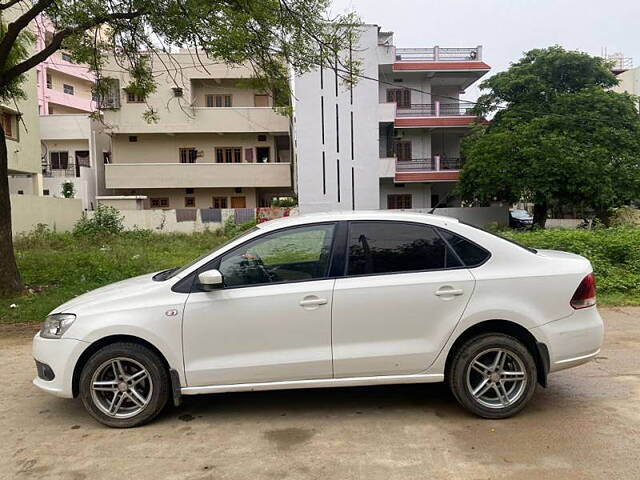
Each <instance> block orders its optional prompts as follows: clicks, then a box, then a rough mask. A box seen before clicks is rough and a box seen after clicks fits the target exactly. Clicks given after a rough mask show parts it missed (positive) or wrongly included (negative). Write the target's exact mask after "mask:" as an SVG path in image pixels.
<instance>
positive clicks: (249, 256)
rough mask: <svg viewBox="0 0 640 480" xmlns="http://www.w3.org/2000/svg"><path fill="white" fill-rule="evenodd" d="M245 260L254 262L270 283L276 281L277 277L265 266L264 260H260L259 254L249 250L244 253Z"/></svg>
mask: <svg viewBox="0 0 640 480" xmlns="http://www.w3.org/2000/svg"><path fill="white" fill-rule="evenodd" d="M243 258H244V259H245V260H247V261H249V262H253V264H254V265H255V268H256V270H257V271H258V272H260V274H261V276H262V277H263V278H265V279H267V280H268V281H270V282H272V281H273V280H275V279H276V276H275V275H274V274H273V272H270V271H269V269H267V267H266V266H265V265H264V262H263V261H262V258H260V255H258V254H257V253H255V252H252V251H249V250H247V251H246V252H245V253H244V255H243Z"/></svg>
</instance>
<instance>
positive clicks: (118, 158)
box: [102, 52, 292, 209]
mask: <svg viewBox="0 0 640 480" xmlns="http://www.w3.org/2000/svg"><path fill="white" fill-rule="evenodd" d="M112 68H115V67H112ZM153 68H154V75H155V76H156V81H157V90H156V91H155V92H154V93H153V94H151V95H149V97H148V98H140V97H138V96H137V95H135V94H132V93H127V85H128V84H129V78H128V75H127V74H126V73H125V72H122V73H119V74H114V75H113V79H112V85H113V90H112V91H113V94H112V95H111V96H110V97H109V98H107V99H105V100H104V102H103V105H102V108H103V109H104V119H105V123H106V125H107V126H108V128H109V130H110V133H111V142H112V143H111V144H112V155H111V158H110V160H109V163H108V164H107V165H105V169H106V170H105V181H106V187H107V189H109V190H110V193H111V194H113V195H125V196H126V195H136V196H144V197H146V198H145V199H144V206H145V208H165V209H166V208H171V209H184V208H186V209H190V208H252V207H256V206H268V205H270V204H271V201H272V199H273V198H274V197H279V196H283V195H291V193H292V184H291V168H292V166H291V160H290V157H291V154H290V144H289V130H290V122H289V118H288V117H287V116H286V115H283V114H281V113H279V112H278V111H277V109H276V108H274V105H273V99H272V96H271V95H270V94H269V93H268V92H263V91H257V90H254V89H251V88H248V87H247V82H243V80H246V79H248V78H250V77H252V75H253V71H252V70H251V68H249V67H244V66H239V67H229V66H226V65H224V64H217V63H215V62H213V61H211V60H205V61H204V65H203V64H200V63H199V62H198V61H197V60H196V57H195V55H194V54H193V53H189V52H181V53H173V54H171V56H170V58H169V57H167V58H165V59H164V61H155V62H154V67H153ZM149 109H153V111H154V112H155V113H156V114H157V120H156V121H147V120H145V118H144V113H145V111H148V110H149Z"/></svg>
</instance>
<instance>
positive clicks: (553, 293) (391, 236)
mask: <svg viewBox="0 0 640 480" xmlns="http://www.w3.org/2000/svg"><path fill="white" fill-rule="evenodd" d="M595 303H596V293H595V278H594V275H593V272H592V268H591V264H590V263H589V261H588V260H586V259H585V258H583V257H580V256H578V255H574V254H571V253H564V252H558V251H551V250H538V251H535V250H532V249H528V248H524V247H522V246H520V245H517V244H515V243H512V242H510V241H507V240H505V239H502V238H500V237H498V236H495V235H493V234H490V233H487V232H485V231H483V230H479V229H477V228H474V227H471V226H469V225H466V224H463V223H460V222H458V221H457V220H455V219H452V218H447V217H438V216H433V215H420V214H411V213H398V212H352V213H342V214H340V213H329V214H319V215H308V216H300V217H290V218H286V219H280V220H274V221H271V222H268V223H264V224H261V225H259V226H258V227H255V228H253V229H252V230H250V231H248V232H246V233H245V234H244V235H242V236H241V237H239V238H236V239H234V240H233V241H231V242H229V243H227V244H226V245H223V246H221V247H219V248H217V249H216V250H215V251H213V252H211V253H208V254H206V255H205V256H203V257H201V258H199V259H197V260H195V261H194V262H193V263H191V264H189V265H186V266H184V267H182V268H179V269H171V270H166V271H162V272H159V273H156V274H149V275H143V276H140V277H137V278H132V279H130V280H125V281H123V282H118V283H115V284H113V285H109V286H106V287H102V288H99V289H97V290H94V291H92V292H89V293H87V294H84V295H81V296H79V297H77V298H74V299H73V300H71V301H69V302H68V303H66V304H64V305H61V306H60V307H58V308H57V309H55V310H54V311H53V312H52V313H51V314H50V315H49V316H48V317H47V319H46V321H45V323H44V326H43V328H42V330H41V331H40V332H39V333H38V334H37V335H36V336H35V338H34V340H33V355H34V357H35V360H36V366H37V377H36V378H35V380H34V383H35V385H37V386H38V387H40V388H41V389H43V390H45V391H47V392H49V393H52V394H54V395H57V396H60V397H65V398H72V397H78V396H79V397H80V398H81V399H82V402H83V403H84V405H85V407H86V408H87V410H88V411H89V413H90V414H91V415H92V416H93V417H95V418H96V419H97V420H98V421H100V422H102V423H104V424H106V425H109V426H112V427H132V426H136V425H141V424H143V423H145V422H148V421H150V420H151V419H153V418H154V417H155V416H156V415H157V414H158V413H159V412H160V411H161V410H162V409H163V407H164V406H165V404H166V403H167V402H168V401H172V402H174V403H175V404H176V405H177V404H179V403H180V399H181V396H182V395H195V394H200V393H215V392H231V391H234V392H235V391H248V390H270V389H290V388H317V387H339V386H354V385H381V384H396V383H429V382H442V381H446V382H447V383H448V384H449V385H450V387H451V390H452V392H453V395H454V396H455V398H456V399H457V400H458V402H459V403H460V404H461V405H462V406H464V407H465V408H466V409H468V410H470V411H471V412H473V413H475V414H477V415H480V416H482V417H486V418H503V417H508V416H510V415H513V414H514V413H516V412H518V411H519V410H521V409H522V408H523V407H524V406H525V405H526V404H527V402H528V401H529V400H530V399H531V397H532V396H533V394H534V391H535V388H536V384H538V383H540V384H541V385H542V386H546V384H547V375H548V374H549V373H551V372H556V371H558V370H562V369H564V368H569V367H574V366H576V365H579V364H582V363H585V362H587V361H589V360H591V359H593V358H594V357H595V356H596V355H597V354H598V352H599V349H600V346H601V344H602V340H603V325H602V320H601V318H600V315H599V314H598V311H597V309H596V306H595Z"/></svg>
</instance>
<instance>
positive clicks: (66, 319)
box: [40, 313, 76, 338]
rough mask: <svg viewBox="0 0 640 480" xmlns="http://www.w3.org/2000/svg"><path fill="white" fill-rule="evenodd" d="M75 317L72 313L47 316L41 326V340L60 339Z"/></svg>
mask: <svg viewBox="0 0 640 480" xmlns="http://www.w3.org/2000/svg"><path fill="white" fill-rule="evenodd" d="M75 319H76V316H75V315H74V314H73V313H54V314H53V315H49V316H48V317H47V319H46V320H45V321H44V325H42V330H40V336H41V337H42V338H61V337H62V335H64V332H66V331H67V330H68V329H69V327H70V326H71V324H72V323H73V321H74V320H75Z"/></svg>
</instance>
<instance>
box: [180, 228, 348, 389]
mask: <svg viewBox="0 0 640 480" xmlns="http://www.w3.org/2000/svg"><path fill="white" fill-rule="evenodd" d="M334 230H335V224H333V223H324V224H312V225H304V226H297V227H292V228H287V229H282V230H278V231H275V232H270V233H266V234H264V235H262V236H260V237H258V238H256V239H252V240H249V241H248V242H246V243H244V244H242V245H240V246H239V247H236V248H234V249H233V250H232V251H230V252H228V253H225V254H224V255H222V257H221V258H219V259H216V260H214V261H213V262H210V265H208V266H207V267H203V268H202V269H201V271H204V270H207V269H211V268H217V269H218V270H220V272H221V273H222V276H223V286H222V287H221V288H219V289H215V290H213V291H195V292H193V293H191V294H190V295H189V298H188V299H187V302H186V307H185V311H184V321H183V342H184V362H185V371H186V377H187V383H188V385H189V386H206V385H228V384H238V383H260V382H275V381H292V380H303V379H322V378H331V376H332V359H331V302H332V292H333V286H334V283H335V280H332V279H328V278H327V277H328V272H329V266H330V259H331V255H332V252H331V250H332V244H333V237H334ZM195 288H196V289H197V287H195Z"/></svg>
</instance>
